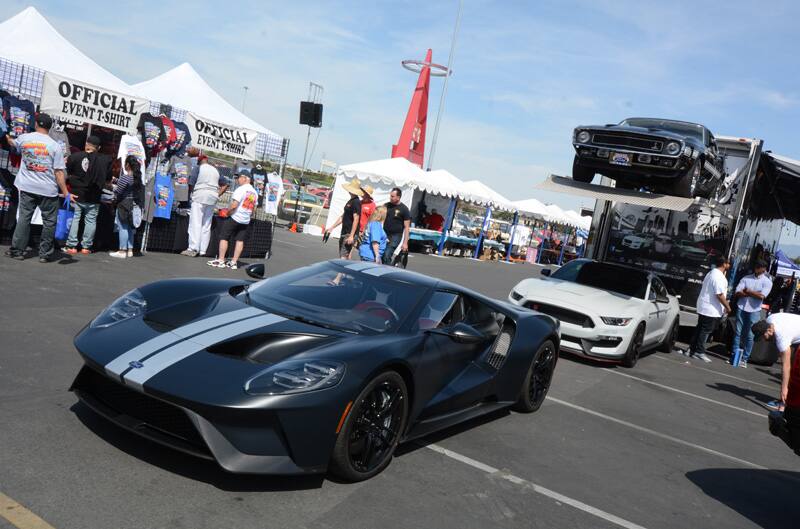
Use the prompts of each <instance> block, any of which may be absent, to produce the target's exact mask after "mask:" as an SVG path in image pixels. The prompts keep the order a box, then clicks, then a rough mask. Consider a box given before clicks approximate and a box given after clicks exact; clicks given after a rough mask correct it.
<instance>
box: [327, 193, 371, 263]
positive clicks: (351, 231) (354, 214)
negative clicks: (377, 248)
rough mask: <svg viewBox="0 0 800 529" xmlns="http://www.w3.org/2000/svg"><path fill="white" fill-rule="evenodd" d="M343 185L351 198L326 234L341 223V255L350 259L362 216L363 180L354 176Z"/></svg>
mask: <svg viewBox="0 0 800 529" xmlns="http://www.w3.org/2000/svg"><path fill="white" fill-rule="evenodd" d="M343 187H344V190H345V191H347V192H348V193H350V200H348V201H347V204H345V205H344V210H343V212H342V214H341V215H340V216H339V218H338V219H336V222H334V223H333V224H332V225H331V226H329V227H328V229H326V230H325V235H326V236H327V235H328V234H329V233H330V232H332V231H333V230H334V228H336V227H337V226H339V225H340V224H341V225H342V234H341V236H340V237H339V257H341V258H342V259H349V258H350V252H351V251H352V250H353V244H354V242H355V237H356V232H357V231H358V226H359V219H360V218H361V197H362V196H363V195H364V192H363V191H361V182H359V180H358V178H353V179H352V180H351V181H350V182H348V183H346V184H345V185H344V186H343Z"/></svg>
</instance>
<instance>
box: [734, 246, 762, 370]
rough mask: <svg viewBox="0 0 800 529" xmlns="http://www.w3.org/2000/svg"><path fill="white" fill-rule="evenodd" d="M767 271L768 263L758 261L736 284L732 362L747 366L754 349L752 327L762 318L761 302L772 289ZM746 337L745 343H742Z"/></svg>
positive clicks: (738, 365)
mask: <svg viewBox="0 0 800 529" xmlns="http://www.w3.org/2000/svg"><path fill="white" fill-rule="evenodd" d="M766 272H767V263H765V262H764V261H761V260H759V261H756V264H755V265H754V266H753V273H752V274H749V275H746V276H744V277H743V278H742V279H741V281H739V284H738V285H737V286H736V292H735V293H734V299H737V300H738V301H737V303H736V307H737V309H738V310H737V311H736V331H735V333H734V335H733V351H732V356H731V364H733V365H734V366H735V367H747V361H748V360H749V359H750V352H751V351H752V350H753V331H752V327H753V324H755V323H756V322H757V321H759V320H760V319H761V304H762V303H763V302H764V298H765V297H767V296H768V295H769V293H770V290H772V280H771V279H770V277H769V275H768V274H767V273H766ZM742 338H744V344H742Z"/></svg>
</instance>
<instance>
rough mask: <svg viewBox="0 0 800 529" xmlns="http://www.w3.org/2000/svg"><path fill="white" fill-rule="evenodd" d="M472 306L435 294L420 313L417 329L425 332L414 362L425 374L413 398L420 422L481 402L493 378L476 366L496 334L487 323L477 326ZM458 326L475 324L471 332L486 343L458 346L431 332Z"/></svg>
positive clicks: (470, 302) (446, 294)
mask: <svg viewBox="0 0 800 529" xmlns="http://www.w3.org/2000/svg"><path fill="white" fill-rule="evenodd" d="M473 303H474V301H473V300H472V299H470V298H468V299H465V298H464V297H463V296H462V295H461V294H460V293H457V292H451V291H445V290H437V291H435V292H434V293H433V294H432V296H431V298H430V299H429V300H428V302H427V303H426V304H425V306H424V307H423V309H422V310H421V311H420V313H419V317H418V322H417V324H416V325H417V329H418V331H420V332H426V331H427V332H426V337H425V341H424V343H423V346H422V350H421V351H420V354H419V355H418V357H417V362H416V370H417V371H418V372H420V373H424V375H422V376H419V377H418V381H419V386H418V388H417V392H418V394H417V397H416V398H415V401H416V402H415V409H416V411H418V412H419V419H420V420H425V419H430V418H432V417H436V416H439V415H443V414H448V413H452V412H453V411H458V410H460V409H463V408H467V407H469V406H472V405H474V404H476V403H478V402H480V401H481V400H483V397H484V396H485V394H486V387H487V384H488V382H489V380H490V379H491V377H492V374H491V373H490V372H489V371H488V370H486V369H484V368H482V367H481V366H479V364H478V362H477V360H479V359H480V358H482V357H483V355H484V353H485V352H486V350H487V348H488V347H490V346H491V344H492V341H493V337H494V336H496V334H497V333H495V334H494V336H493V335H492V334H491V332H492V331H493V328H492V326H491V322H489V321H486V322H484V325H483V326H481V325H480V323H481V322H479V321H477V319H476V318H477V316H479V314H478V312H480V311H476V310H475V309H474V306H473ZM459 322H463V323H467V324H468V325H473V323H474V324H475V325H473V326H474V328H475V329H477V330H479V331H481V332H483V333H484V334H485V335H486V340H485V341H483V342H478V343H471V344H470V343H461V342H459V341H457V340H455V339H454V338H453V337H451V336H447V335H445V334H440V333H437V332H435V331H434V332H431V330H435V329H440V330H444V329H447V328H448V327H451V326H452V325H455V324H456V323H459ZM471 322H472V323H471ZM498 329H499V327H498ZM487 331H488V332H487Z"/></svg>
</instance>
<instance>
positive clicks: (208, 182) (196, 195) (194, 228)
mask: <svg viewBox="0 0 800 529" xmlns="http://www.w3.org/2000/svg"><path fill="white" fill-rule="evenodd" d="M189 186H190V187H191V189H192V194H191V198H192V208H191V211H190V213H189V247H188V248H187V249H185V250H184V251H182V252H181V255H186V256H188V257H197V256H198V255H205V254H206V250H207V249H208V242H209V241H210V240H211V220H212V219H213V217H214V208H215V207H216V205H217V200H218V199H219V197H220V195H222V194H223V193H224V192H225V191H226V190H227V189H228V185H227V183H226V182H225V179H224V178H223V177H221V176H220V174H219V171H218V170H217V168H216V167H214V166H213V165H211V164H210V163H208V156H206V155H205V154H201V155H199V156H198V157H197V167H196V172H193V173H192V175H191V177H190V178H189Z"/></svg>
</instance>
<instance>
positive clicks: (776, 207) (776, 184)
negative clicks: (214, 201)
mask: <svg viewBox="0 0 800 529" xmlns="http://www.w3.org/2000/svg"><path fill="white" fill-rule="evenodd" d="M757 178H758V179H764V183H761V184H760V185H756V186H755V187H754V190H753V196H752V198H751V207H752V209H751V211H752V213H753V214H756V215H757V216H758V217H759V218H761V219H763V220H772V219H785V220H787V221H789V222H791V223H793V224H797V225H800V200H798V197H800V161H797V160H793V159H791V158H786V157H785V156H780V155H777V154H773V153H771V152H769V151H766V152H764V153H763V155H762V156H761V164H760V167H759V171H758V174H757Z"/></svg>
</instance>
